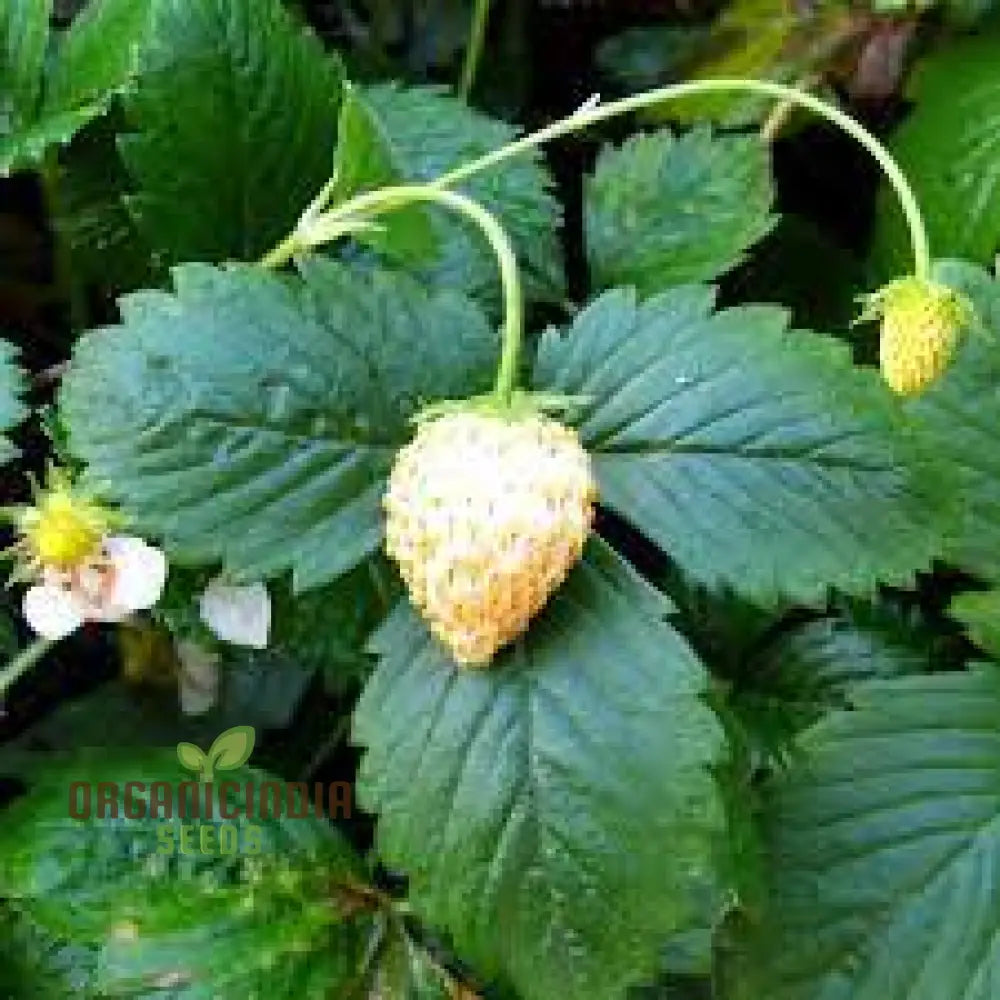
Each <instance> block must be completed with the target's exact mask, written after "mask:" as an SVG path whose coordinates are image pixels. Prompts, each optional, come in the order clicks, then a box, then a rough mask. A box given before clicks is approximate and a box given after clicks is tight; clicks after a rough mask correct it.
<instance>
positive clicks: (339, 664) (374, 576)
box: [270, 559, 400, 692]
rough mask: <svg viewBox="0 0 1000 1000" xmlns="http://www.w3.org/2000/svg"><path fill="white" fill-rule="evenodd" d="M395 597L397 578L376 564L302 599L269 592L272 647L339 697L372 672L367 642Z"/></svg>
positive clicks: (276, 590)
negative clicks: (319, 677) (313, 673)
mask: <svg viewBox="0 0 1000 1000" xmlns="http://www.w3.org/2000/svg"><path fill="white" fill-rule="evenodd" d="M399 591H400V588H399V582H398V579H397V577H396V575H395V574H394V573H392V572H391V571H390V569H389V567H388V566H387V565H386V564H385V563H383V562H382V561H381V560H379V559H370V560H366V561H365V562H363V563H361V564H360V565H359V566H357V567H356V568H355V569H353V570H351V571H350V572H349V573H347V574H345V575H344V576H342V577H340V578H339V579H338V580H335V581H334V582H333V583H330V584H327V585H325V586H323V587H316V588H315V589H313V590H309V591H308V592H306V593H304V594H296V593H294V592H293V591H292V590H291V589H290V588H276V587H272V603H273V608H274V610H273V614H272V620H273V627H272V633H271V642H270V647H271V649H272V650H273V651H274V652H275V653H276V654H277V655H278V656H279V657H281V658H283V659H285V660H287V661H288V662H291V663H294V664H296V665H297V666H299V667H302V668H304V669H308V670H313V671H318V672H319V673H321V674H322V676H323V679H324V682H325V684H326V686H327V688H328V689H329V690H330V691H331V692H339V691H343V690H345V689H346V688H349V687H350V686H351V685H352V684H355V683H356V682H358V681H360V680H363V679H364V678H365V677H367V675H368V673H369V671H370V670H371V665H372V658H371V657H370V656H369V655H368V654H367V653H366V652H365V644H366V641H367V639H368V637H369V635H370V634H371V633H372V632H373V631H374V630H375V628H376V627H377V626H378V624H379V622H381V621H382V619H383V618H384V617H385V616H386V614H387V613H388V612H389V611H390V609H391V608H392V606H393V605H394V604H395V603H396V601H397V600H398V599H399V596H400V593H399Z"/></svg>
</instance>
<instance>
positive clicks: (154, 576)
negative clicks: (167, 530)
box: [104, 537, 167, 617]
mask: <svg viewBox="0 0 1000 1000" xmlns="http://www.w3.org/2000/svg"><path fill="white" fill-rule="evenodd" d="M104 550H105V552H106V553H107V556H108V559H109V560H110V562H111V565H112V567H113V568H114V577H113V580H112V584H111V590H110V593H109V594H108V598H107V604H108V605H109V606H110V607H109V608H108V611H109V612H115V611H118V610H119V609H120V611H121V612H122V614H119V615H118V617H122V616H123V614H127V613H128V612H130V611H144V610H145V609H146V608H151V607H152V606H153V605H154V604H155V603H156V602H157V601H158V600H159V599H160V594H162V593H163V585H164V584H165V583H166V581H167V557H166V556H165V555H164V554H163V553H162V552H161V551H160V550H159V549H157V548H153V546H152V545H147V544H146V543H145V542H144V541H143V540H142V539H141V538H128V537H119V538H106V539H105V540H104Z"/></svg>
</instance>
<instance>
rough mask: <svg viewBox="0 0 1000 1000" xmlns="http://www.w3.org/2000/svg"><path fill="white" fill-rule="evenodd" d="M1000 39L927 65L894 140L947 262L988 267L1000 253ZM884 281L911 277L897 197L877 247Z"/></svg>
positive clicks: (972, 41) (966, 46)
mask: <svg viewBox="0 0 1000 1000" xmlns="http://www.w3.org/2000/svg"><path fill="white" fill-rule="evenodd" d="M998 58H1000V35H997V34H996V33H995V32H992V33H988V34H986V35H984V36H983V37H977V38H967V39H964V40H962V41H960V42H956V43H955V44H954V45H952V46H950V47H948V48H946V49H942V50H940V51H938V52H936V53H934V54H933V55H931V56H929V57H928V58H927V59H925V60H924V61H923V63H922V64H921V66H920V67H919V69H918V72H917V75H916V79H915V82H914V84H913V88H912V96H913V99H914V102H915V104H914V109H913V111H912V112H911V114H910V116H909V117H908V118H907V119H906V121H905V122H904V123H903V124H902V126H900V128H899V129H898V130H897V131H896V133H895V134H894V135H893V137H892V141H891V149H892V152H893V153H894V154H895V155H896V156H897V157H898V158H899V161H900V163H901V165H902V167H903V168H904V169H905V171H906V174H907V176H908V178H909V179H910V181H911V183H912V184H913V186H914V188H915V189H916V192H917V196H918V197H919V199H920V205H921V208H922V209H923V213H924V216H925V218H926V220H927V227H928V230H929V232H930V237H931V243H932V245H933V247H934V250H935V252H936V253H937V254H938V255H939V256H942V257H962V258H966V259H968V260H971V261H975V262H976V263H979V264H989V263H991V262H992V261H993V256H994V254H995V253H996V252H997V250H998V249H1000V188H998V176H997V171H996V167H995V165H996V161H997V157H998V156H1000V112H998V111H997V108H998V107H1000V69H998V65H1000V64H998ZM872 266H873V270H874V271H875V272H876V275H877V277H878V279H879V280H882V279H886V280H887V279H888V278H890V277H894V276H896V275H897V274H901V273H906V271H908V270H909V268H910V266H911V262H910V256H909V240H908V237H907V232H906V226H905V225H904V223H903V219H902V216H901V214H900V211H899V208H898V206H897V205H896V204H895V199H894V198H893V196H892V195H891V193H890V191H889V189H888V187H887V186H886V188H885V190H884V191H883V192H882V196H881V199H880V202H879V208H878V213H877V221H876V227H875V242H874V246H873V249H872Z"/></svg>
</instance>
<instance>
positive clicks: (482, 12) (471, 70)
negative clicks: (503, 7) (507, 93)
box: [458, 0, 490, 102]
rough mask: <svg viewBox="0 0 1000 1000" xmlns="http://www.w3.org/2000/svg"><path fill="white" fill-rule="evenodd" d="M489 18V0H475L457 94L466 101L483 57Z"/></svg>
mask: <svg viewBox="0 0 1000 1000" xmlns="http://www.w3.org/2000/svg"><path fill="white" fill-rule="evenodd" d="M489 19H490V0H476V7H475V10H474V11H473V12H472V26H471V27H470V29H469V44H468V47H467V48H466V50H465V62H464V63H463V65H462V77H461V80H460V82H459V84H458V96H459V97H461V98H462V100H463V101H466V102H468V100H469V95H470V94H471V93H472V87H473V84H474V83H475V82H476V73H477V72H478V71H479V63H480V61H481V60H482V57H483V48H484V47H485V45H486V25H487V23H488V22H489Z"/></svg>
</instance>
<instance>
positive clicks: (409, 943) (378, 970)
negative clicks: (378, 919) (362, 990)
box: [369, 930, 462, 1000]
mask: <svg viewBox="0 0 1000 1000" xmlns="http://www.w3.org/2000/svg"><path fill="white" fill-rule="evenodd" d="M369 988H370V990H371V994H372V995H374V996H377V997H381V996H384V997H388V998H391V1000H396V998H397V997H398V998H399V1000H452V998H453V997H455V996H456V992H455V991H454V990H453V989H452V986H451V982H450V977H448V975H447V973H446V972H445V971H444V970H443V969H442V968H441V967H440V966H439V965H437V964H436V963H435V962H434V961H433V959H432V958H431V956H430V955H428V953H427V952H426V950H425V949H423V948H422V947H420V945H419V944H417V943H416V942H415V941H413V939H412V938H411V937H410V936H409V934H407V933H406V932H405V931H403V930H395V931H393V930H389V931H387V933H386V940H385V943H384V944H383V945H382V950H381V952H380V953H379V961H378V964H377V965H376V966H375V968H374V969H373V970H372V976H371V981H370V984H369ZM457 996H458V998H459V1000H462V994H460V993H459V994H457Z"/></svg>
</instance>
